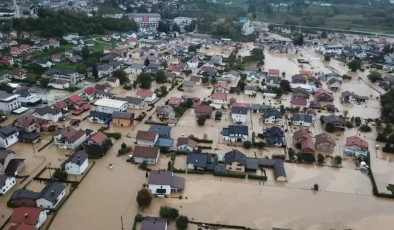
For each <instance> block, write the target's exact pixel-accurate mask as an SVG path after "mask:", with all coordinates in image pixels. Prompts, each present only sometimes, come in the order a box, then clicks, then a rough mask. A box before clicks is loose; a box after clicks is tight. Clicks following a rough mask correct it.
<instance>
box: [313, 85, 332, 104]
mask: <svg viewBox="0 0 394 230" xmlns="http://www.w3.org/2000/svg"><path fill="white" fill-rule="evenodd" d="M315 98H316V100H317V101H333V100H334V97H333V96H332V93H330V92H328V91H327V90H325V89H323V88H320V89H318V90H316V91H315Z"/></svg>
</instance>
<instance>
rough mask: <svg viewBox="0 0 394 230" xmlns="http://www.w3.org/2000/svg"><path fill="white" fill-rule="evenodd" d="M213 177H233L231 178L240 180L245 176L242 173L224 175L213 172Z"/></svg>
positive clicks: (223, 173)
mask: <svg viewBox="0 0 394 230" xmlns="http://www.w3.org/2000/svg"><path fill="white" fill-rule="evenodd" d="M213 175H214V176H222V177H233V178H241V179H245V177H246V174H243V173H226V172H214V173H213Z"/></svg>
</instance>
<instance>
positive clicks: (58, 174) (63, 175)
mask: <svg viewBox="0 0 394 230" xmlns="http://www.w3.org/2000/svg"><path fill="white" fill-rule="evenodd" d="M67 177H68V174H67V172H65V171H62V170H60V169H56V170H55V173H54V174H53V178H55V179H57V180H60V181H66V180H67Z"/></svg>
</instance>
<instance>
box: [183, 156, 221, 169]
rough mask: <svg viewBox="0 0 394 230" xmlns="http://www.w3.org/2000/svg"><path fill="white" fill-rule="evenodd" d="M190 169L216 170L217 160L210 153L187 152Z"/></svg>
mask: <svg viewBox="0 0 394 230" xmlns="http://www.w3.org/2000/svg"><path fill="white" fill-rule="evenodd" d="M186 163H187V168H188V170H199V171H214V170H215V162H214V160H213V157H212V154H210V153H189V154H187V159H186Z"/></svg>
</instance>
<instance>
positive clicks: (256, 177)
mask: <svg viewBox="0 0 394 230" xmlns="http://www.w3.org/2000/svg"><path fill="white" fill-rule="evenodd" d="M248 179H251V180H264V181H265V180H267V177H266V176H258V175H253V174H249V175H248Z"/></svg>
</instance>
